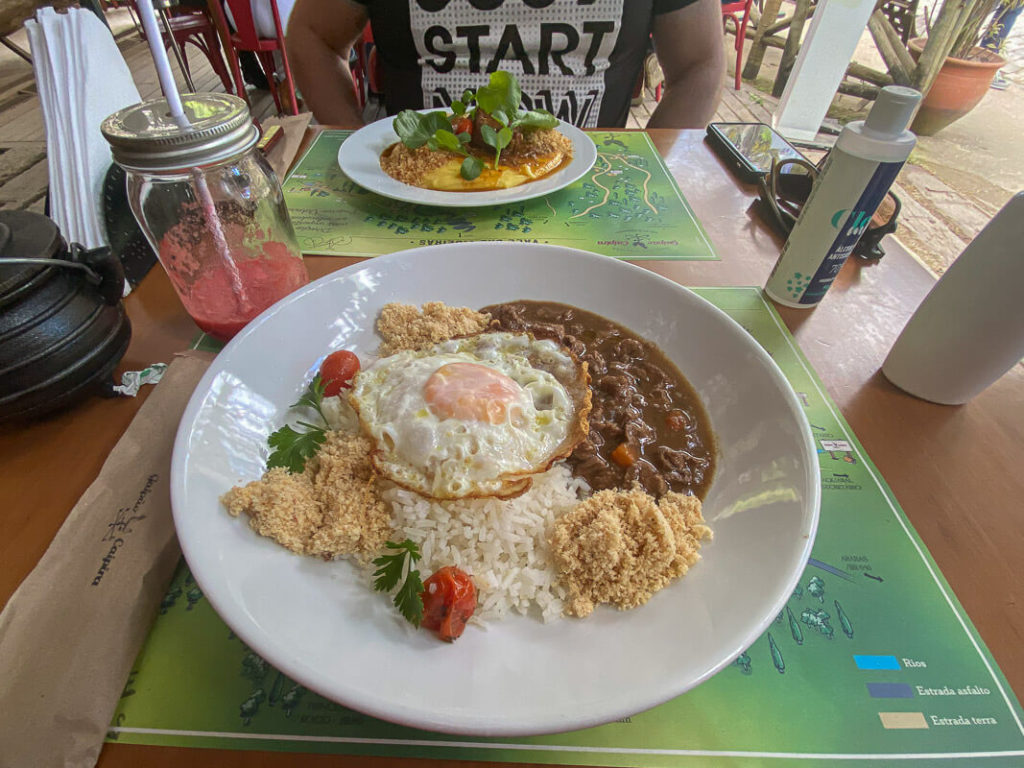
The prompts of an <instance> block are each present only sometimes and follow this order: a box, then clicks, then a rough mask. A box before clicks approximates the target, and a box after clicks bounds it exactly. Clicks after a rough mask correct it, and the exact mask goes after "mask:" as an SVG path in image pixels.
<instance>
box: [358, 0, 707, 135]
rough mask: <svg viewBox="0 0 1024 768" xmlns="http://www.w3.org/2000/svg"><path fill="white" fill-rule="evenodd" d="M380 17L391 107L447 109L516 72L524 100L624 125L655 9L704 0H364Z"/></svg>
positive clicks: (588, 121)
mask: <svg viewBox="0 0 1024 768" xmlns="http://www.w3.org/2000/svg"><path fill="white" fill-rule="evenodd" d="M356 2H358V3H360V4H361V5H364V6H366V8H367V11H368V13H369V15H370V20H371V22H372V25H373V27H372V28H373V37H374V40H375V42H376V44H377V56H378V59H379V61H380V64H381V74H382V79H383V86H382V87H383V89H384V93H385V102H386V105H387V110H388V113H389V114H395V113H396V112H398V111H400V110H402V109H433V108H443V107H447V106H448V105H450V104H451V101H452V99H457V98H459V97H460V96H461V94H462V92H463V91H464V90H466V89H467V88H468V89H470V90H476V88H478V87H479V86H481V85H484V84H485V83H486V82H487V74H488V73H490V72H493V71H495V70H498V69H504V70H506V71H509V72H511V73H513V74H514V75H515V76H516V78H517V79H518V80H519V83H520V85H521V86H522V90H523V103H524V106H526V107H540V108H543V109H546V110H548V111H549V112H552V113H554V114H555V115H556V116H557V117H559V118H561V119H562V120H565V121H566V122H569V123H573V124H574V125H578V126H580V127H588V128H592V127H596V126H600V127H614V126H622V125H625V124H626V118H627V117H628V116H629V106H630V99H631V97H632V94H633V88H634V86H635V85H636V82H637V79H638V78H639V76H640V72H641V68H642V67H643V62H644V57H645V55H646V54H647V52H648V51H649V47H648V46H649V40H650V32H651V24H652V20H653V18H654V16H655V15H657V14H660V13H666V12H668V11H673V10H676V9H678V8H682V7H684V6H687V5H689V4H690V3H693V2H696V0H356Z"/></svg>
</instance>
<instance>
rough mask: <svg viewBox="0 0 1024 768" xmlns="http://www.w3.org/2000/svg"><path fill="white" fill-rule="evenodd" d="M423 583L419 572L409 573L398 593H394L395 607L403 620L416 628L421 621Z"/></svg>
mask: <svg viewBox="0 0 1024 768" xmlns="http://www.w3.org/2000/svg"><path fill="white" fill-rule="evenodd" d="M422 592H423V582H422V581H420V572H419V571H409V576H408V577H407V578H406V580H405V583H404V584H403V585H402V586H401V588H400V589H399V590H398V592H396V593H395V600H394V602H395V607H396V608H398V612H399V613H401V614H402V615H403V616H404V617H405V620H406V621H408V622H409V623H410V624H412V625H413V626H414V627H418V626H419V625H420V622H421V621H423V598H422V597H420V593H422Z"/></svg>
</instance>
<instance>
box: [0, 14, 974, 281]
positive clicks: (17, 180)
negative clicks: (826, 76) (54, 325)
mask: <svg viewBox="0 0 1024 768" xmlns="http://www.w3.org/2000/svg"><path fill="white" fill-rule="evenodd" d="M108 20H109V23H110V25H111V28H112V30H113V31H114V33H115V38H116V39H117V42H118V46H119V48H120V49H121V52H122V54H123V55H124V57H125V60H126V61H127V63H128V66H129V68H130V70H131V72H132V74H133V76H134V78H135V81H136V85H137V86H138V88H139V92H140V94H141V95H142V97H143V98H144V99H146V98H155V97H158V96H159V94H160V87H159V81H158V79H157V75H156V70H155V68H154V66H153V61H152V57H151V55H150V53H149V49H148V47H147V46H146V44H145V43H144V42H143V40H142V39H141V37H140V36H139V34H138V32H137V31H136V29H135V27H134V25H133V22H132V19H131V17H130V16H129V15H128V13H127V11H125V10H123V9H122V10H113V11H109V12H108ZM12 40H13V42H15V43H16V44H19V45H21V46H22V47H23V48H26V49H27V48H28V44H27V42H26V41H25V38H24V31H23V30H22V31H20V32H19V33H17V34H16V35H15V36H13V38H12ZM732 42H733V38H732V37H731V36H727V37H726V38H725V41H724V44H725V45H726V50H727V52H731V51H732ZM747 44H748V46H749V41H748V43H747ZM189 52H190V55H189V63H190V65H191V68H192V77H193V81H194V83H195V85H196V89H197V90H198V91H214V92H222V91H223V90H224V88H223V86H222V84H221V81H220V78H219V77H218V76H217V75H216V74H215V73H214V71H213V69H212V68H211V67H210V65H209V63H208V61H207V60H206V58H205V57H204V56H203V55H202V54H201V53H200V52H198V51H197V50H195V49H193V48H189ZM772 55H773V54H772V52H771V51H769V53H768V54H767V55H766V62H767V61H768V59H769V58H770V57H771V56H772ZM730 59H732V61H734V58H732V56H730ZM732 61H730V68H731V66H732ZM175 67H176V65H175V64H173V63H172V69H173V68H175ZM175 71H177V70H175ZM179 82H182V81H179ZM249 94H250V100H251V101H252V104H253V112H254V114H255V115H256V117H257V118H258V119H262V118H264V117H266V116H268V115H271V114H274V113H275V109H274V104H273V101H272V99H271V97H270V94H269V93H268V92H266V91H256V90H250V91H249ZM656 106H657V104H656V101H655V99H654V92H653V90H651V89H645V91H644V94H643V98H642V100H641V101H640V103H637V104H635V105H634V106H633V108H632V111H631V115H630V118H629V122H628V127H632V128H642V127H644V126H645V125H646V124H647V120H648V119H649V117H650V114H651V112H652V111H653V110H654V108H655V107H656ZM777 107H778V99H775V98H773V97H772V96H771V95H770V94H768V93H765V92H763V91H762V90H759V89H758V88H756V87H755V86H754V85H752V84H750V83H748V82H746V81H744V82H743V83H742V88H741V89H740V90H738V91H737V90H735V89H734V87H733V78H732V75H731V74H728V73H727V75H726V78H725V82H724V83H723V91H722V99H721V103H720V105H719V107H718V110H717V112H716V114H715V118H714V119H715V120H716V121H725V122H752V121H753V122H764V123H769V124H770V123H771V122H772V114H773V112H774V110H775V109H776V108H777ZM380 116H383V115H382V110H381V108H380V106H379V104H374V103H371V105H370V106H369V107H368V109H367V117H368V118H370V119H374V118H376V117H380ZM826 127H829V126H826ZM834 127H835V128H836V131H837V130H838V124H836V125H835V126H834ZM836 131H831V130H826V131H825V132H823V133H819V134H818V137H817V138H816V140H815V142H814V144H815V145H816V146H815V147H812V148H810V149H808V148H803V147H802V149H804V150H805V152H806V154H807V155H808V156H809V157H810V158H811V159H814V160H816V159H817V158H818V157H820V156H821V154H822V153H823V149H822V148H823V147H827V146H830V145H831V143H832V142H833V141H834V140H835V135H834V134H835V132H836ZM47 174H48V169H47V163H46V142H45V135H44V129H43V119H42V113H41V111H40V108H39V100H38V98H37V97H36V94H35V84H34V75H33V71H32V68H31V67H30V66H29V65H28V64H27V63H26V62H25V61H23V60H22V59H20V58H18V57H17V56H16V55H15V54H14V53H11V52H9V51H8V50H7V49H5V48H0V208H19V209H29V210H34V211H40V212H41V211H42V210H43V205H44V198H45V194H46V190H47ZM936 189H942V190H943V193H944V195H943V196H940V197H936V196H935V194H934V191H935V190H936ZM897 190H898V193H899V194H900V196H901V198H902V200H903V212H902V213H901V214H900V227H899V231H898V232H897V235H898V237H899V238H900V240H901V242H902V243H903V244H904V245H905V246H907V247H908V248H909V249H910V250H911V251H912V252H914V253H915V255H917V256H918V258H919V259H920V260H921V261H922V262H923V263H924V264H925V265H926V266H928V267H929V268H930V269H932V270H933V271H934V272H936V273H941V272H942V271H944V269H945V268H946V266H947V265H948V264H949V263H950V262H951V261H952V259H953V258H955V257H956V255H958V254H959V253H960V251H961V250H962V249H963V247H964V245H965V243H966V242H969V241H970V239H971V238H972V237H973V236H974V234H976V233H977V231H978V230H979V229H980V227H981V226H983V225H984V221H985V219H984V217H980V216H974V218H977V219H978V222H975V223H974V224H976V226H975V225H972V226H969V227H954V226H952V225H951V224H950V222H951V221H958V222H963V221H965V220H968V221H972V222H973V219H972V218H971V217H970V216H967V217H966V219H965V211H966V212H968V213H970V212H971V206H970V203H969V201H965V199H964V198H963V197H961V196H959V195H957V193H956V191H955V190H950V189H949V188H948V187H947V186H946V185H944V184H942V182H940V181H939V180H938V179H936V178H935V177H934V176H932V175H931V174H930V173H929V172H928V171H927V170H925V169H923V168H918V167H912V166H910V165H908V166H907V169H906V170H905V171H904V173H902V174H901V176H900V180H899V183H898V184H897ZM936 200H941V201H945V202H943V203H942V205H945V206H946V207H949V211H936V210H935V201H936Z"/></svg>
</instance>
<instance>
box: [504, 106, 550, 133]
mask: <svg viewBox="0 0 1024 768" xmlns="http://www.w3.org/2000/svg"><path fill="white" fill-rule="evenodd" d="M512 127H513V128H519V129H521V130H524V131H535V130H537V129H539V128H557V127H558V118H557V117H555V116H554V115H552V114H551V113H550V112H547V111H545V110H543V109H531V110H530V111H529V112H526V111H523V110H521V111H520V112H519V114H518V115H516V116H515V119H514V120H513V121H512Z"/></svg>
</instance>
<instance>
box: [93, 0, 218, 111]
mask: <svg viewBox="0 0 1024 768" xmlns="http://www.w3.org/2000/svg"><path fill="white" fill-rule="evenodd" d="M106 5H107V6H109V7H111V8H120V7H126V8H128V13H129V15H130V16H131V17H132V21H133V22H134V23H135V27H136V29H137V30H138V32H139V36H140V37H142V39H143V40H145V39H146V33H145V31H144V30H143V29H142V25H141V24H140V23H139V22H138V21H137V20H136V14H137V13H138V11H137V9H136V8H135V2H134V0H107V2H106ZM158 7H164V8H165V9H166V12H167V17H168V18H167V23H168V25H169V26H170V28H171V34H172V35H173V37H174V45H175V47H176V48H177V50H178V52H179V53H180V54H181V65H182V68H183V69H184V70H185V74H186V76H187V78H188V79H189V80H191V77H192V70H191V68H190V67H189V65H188V51H187V50H186V48H185V44H186V43H191V44H192V45H194V46H195V47H196V48H198V49H199V50H200V51H201V52H202V53H203V55H204V56H206V58H207V60H208V61H209V62H210V66H211V67H212V68H213V71H214V72H216V73H217V76H218V77H219V78H220V81H221V83H223V85H224V90H225V91H227V92H228V93H230V92H231V77H230V76H229V75H228V70H227V67H226V66H224V57H223V56H222V55H221V47H220V40H219V38H218V37H217V30H216V29H215V28H214V25H213V19H212V18H211V17H210V14H209V12H208V11H206V10H205V9H203V8H196V7H193V6H178V5H175V6H170V7H167V5H166V4H164V5H163V6H158ZM158 26H159V27H160V34H161V36H162V37H163V41H164V46H165V47H167V48H170V47H171V41H170V40H168V39H167V30H166V28H165V27H164V25H163V24H162V23H159V24H158Z"/></svg>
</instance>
